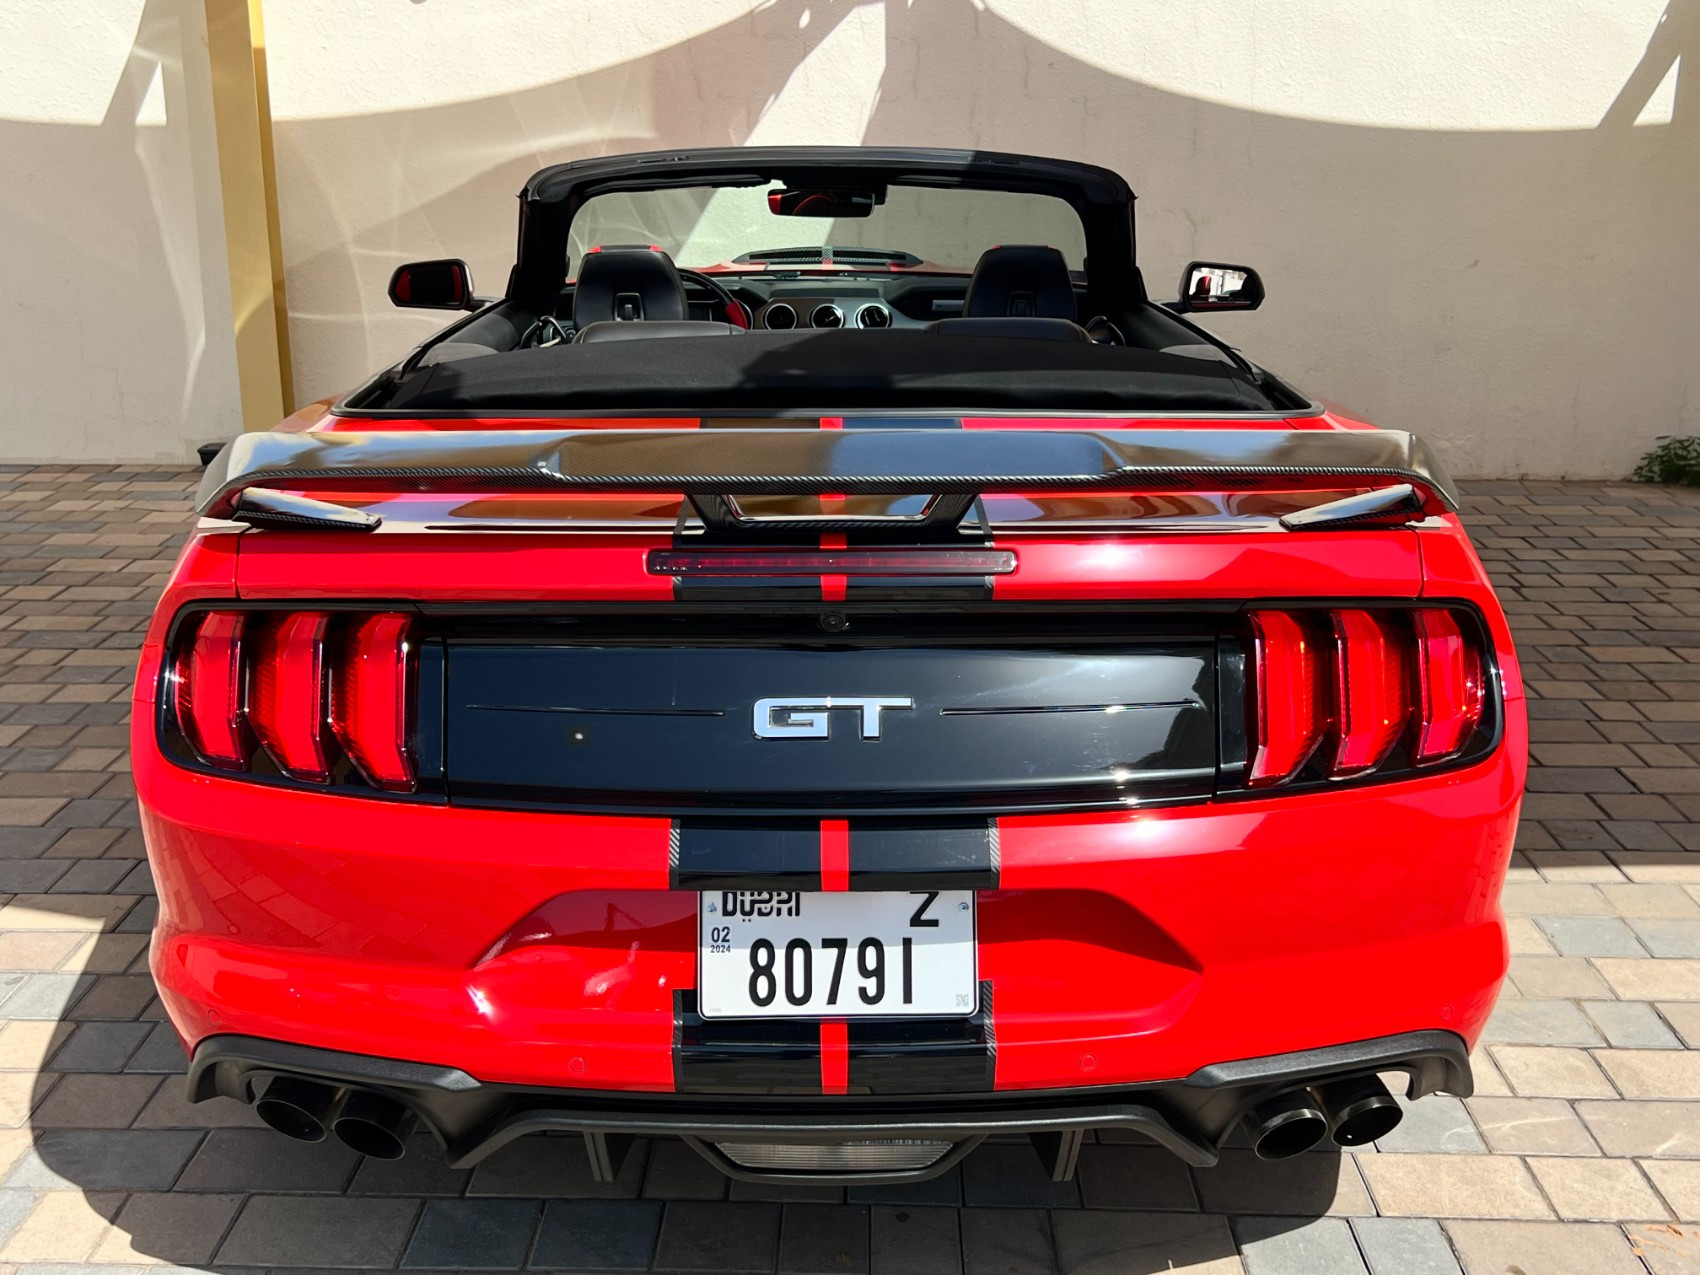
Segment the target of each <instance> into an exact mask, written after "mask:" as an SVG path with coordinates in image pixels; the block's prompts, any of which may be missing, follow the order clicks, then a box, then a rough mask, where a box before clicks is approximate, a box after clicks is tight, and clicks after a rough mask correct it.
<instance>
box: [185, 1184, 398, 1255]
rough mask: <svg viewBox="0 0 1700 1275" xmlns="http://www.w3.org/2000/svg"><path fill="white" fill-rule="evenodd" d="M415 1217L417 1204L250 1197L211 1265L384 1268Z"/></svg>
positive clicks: (313, 1197) (295, 1197)
mask: <svg viewBox="0 0 1700 1275" xmlns="http://www.w3.org/2000/svg"><path fill="white" fill-rule="evenodd" d="M418 1212H419V1202H418V1201H417V1200H373V1199H359V1198H336V1199H328V1198H325V1197H323V1196H307V1195H255V1196H250V1197H249V1198H248V1202H247V1204H246V1205H244V1206H243V1209H242V1212H241V1213H240V1214H239V1215H238V1216H237V1218H236V1224H235V1225H234V1226H233V1227H231V1229H230V1234H229V1235H227V1236H226V1237H225V1240H224V1243H223V1244H222V1245H220V1246H219V1250H218V1253H217V1255H216V1260H217V1262H218V1263H219V1264H220V1265H221V1266H223V1265H235V1266H319V1267H347V1266H354V1267H359V1266H367V1267H380V1268H388V1267H392V1266H394V1265H395V1264H396V1261H397V1259H398V1258H399V1257H400V1256H401V1251H402V1246H403V1244H405V1243H406V1241H407V1237H408V1233H409V1232H410V1231H411V1230H412V1229H413V1222H414V1218H415V1216H416V1215H417V1214H418Z"/></svg>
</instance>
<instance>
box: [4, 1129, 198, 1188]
mask: <svg viewBox="0 0 1700 1275" xmlns="http://www.w3.org/2000/svg"><path fill="white" fill-rule="evenodd" d="M200 1141H201V1135H200V1134H199V1133H194V1132H190V1131H187V1130H182V1131H179V1130H163V1129H162V1130H144V1129H123V1130H107V1129H57V1130H49V1131H47V1132H45V1133H43V1134H41V1135H40V1136H39V1137H37V1138H36V1141H35V1146H34V1147H33V1148H32V1149H31V1150H29V1151H26V1152H25V1153H24V1154H23V1155H22V1156H21V1157H20V1158H19V1159H18V1162H17V1164H16V1165H14V1166H13V1168H12V1171H11V1172H10V1173H9V1174H8V1175H7V1176H6V1182H5V1185H6V1186H8V1187H29V1188H34V1189H42V1190H50V1189H53V1188H62V1187H82V1188H83V1189H85V1190H89V1191H163V1190H167V1189H169V1188H170V1186H171V1185H172V1183H174V1182H175V1181H176V1180H177V1175H178V1174H180V1173H181V1172H182V1171H183V1166H184V1165H185V1164H187V1163H188V1162H189V1157H190V1156H191V1155H193V1154H194V1151H195V1148H196V1147H197V1146H199V1145H200ZM226 1189H228V1187H227V1188H226Z"/></svg>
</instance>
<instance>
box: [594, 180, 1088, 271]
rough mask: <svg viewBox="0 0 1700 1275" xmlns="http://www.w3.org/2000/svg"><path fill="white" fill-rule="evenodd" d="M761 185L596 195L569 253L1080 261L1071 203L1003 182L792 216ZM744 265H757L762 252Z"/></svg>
mask: <svg viewBox="0 0 1700 1275" xmlns="http://www.w3.org/2000/svg"><path fill="white" fill-rule="evenodd" d="M780 188H781V187H780V186H779V184H778V183H773V184H770V185H766V186H744V187H726V186H690V187H683V188H680V189H677V190H644V191H632V192H622V193H617V194H606V195H596V196H594V197H592V198H591V199H588V200H586V201H585V204H584V207H582V208H581V209H579V211H578V214H577V215H576V216H575V217H574V218H573V222H572V227H571V230H570V232H569V236H568V248H567V250H568V252H569V253H570V254H571V256H572V260H573V261H574V262H577V261H582V260H583V259H584V254H585V253H586V252H588V251H589V250H590V249H591V248H592V247H594V246H596V245H598V244H601V245H613V244H656V245H658V246H659V247H661V248H662V249H663V250H664V251H666V252H667V254H668V255H669V256H671V257H672V258H673V260H674V261H675V262H676V263H678V264H679V265H681V266H685V267H690V268H696V269H701V268H703V267H705V266H715V265H722V264H727V263H731V262H734V261H737V260H738V259H739V258H741V257H745V256H746V254H752V253H753V254H756V255H757V257H758V258H759V257H760V256H762V255H763V254H767V253H771V252H774V251H775V250H779V249H787V248H789V249H820V248H822V247H823V246H826V245H830V246H832V247H833V248H834V249H864V250H866V249H874V250H876V251H878V252H881V253H889V254H892V258H891V264H896V265H898V266H900V267H908V268H916V267H921V268H927V267H931V268H934V269H944V270H961V271H967V270H972V269H973V268H974V263H975V262H976V261H978V260H979V259H980V254H981V253H982V252H984V251H985V250H986V249H987V248H991V247H994V246H996V245H997V244H1016V243H1021V244H1049V245H1050V246H1051V247H1053V248H1056V249H1058V250H1060V251H1061V252H1062V254H1063V258H1064V259H1065V260H1066V261H1067V262H1068V265H1069V268H1070V269H1071V270H1080V269H1082V268H1083V264H1084V260H1085V256H1086V237H1085V231H1084V230H1083V228H1082V227H1081V224H1080V218H1079V216H1078V215H1077V214H1076V213H1075V211H1074V209H1073V208H1072V207H1071V206H1070V205H1069V204H1068V203H1067V201H1065V200H1062V199H1058V198H1056V197H1055V196H1052V195H1032V194H1025V193H1021V192H1016V191H1007V190H958V189H935V188H933V187H922V186H892V187H891V188H890V189H889V190H888V192H887V193H886V198H885V202H884V203H882V204H878V205H877V206H875V207H874V208H873V209H872V210H871V212H870V214H869V215H868V216H866V217H794V216H781V215H778V214H776V213H774V212H773V211H772V210H771V209H770V207H769V203H768V192H769V191H775V190H779V189H780ZM834 255H835V256H836V257H839V258H840V264H844V265H851V266H866V267H868V268H878V269H884V268H886V265H887V261H886V260H884V259H881V258H878V257H873V256H870V255H869V254H868V253H866V252H863V253H862V254H860V255H854V254H848V255H847V254H844V253H835V254H834ZM747 264H750V265H752V266H757V267H760V266H762V265H764V264H766V263H765V262H762V261H760V260H759V259H758V260H755V261H750V262H748V263H747ZM773 264H776V265H784V266H787V267H801V268H805V269H806V268H807V267H808V266H809V265H811V264H819V261H818V258H816V259H815V260H813V261H811V260H808V259H798V255H797V254H794V253H793V254H787V256H786V257H785V258H783V259H782V260H780V261H777V262H774V263H773Z"/></svg>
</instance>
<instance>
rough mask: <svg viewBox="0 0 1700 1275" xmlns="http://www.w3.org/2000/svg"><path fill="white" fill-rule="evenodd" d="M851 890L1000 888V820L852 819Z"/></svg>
mask: <svg viewBox="0 0 1700 1275" xmlns="http://www.w3.org/2000/svg"><path fill="white" fill-rule="evenodd" d="M850 888H851V889H852V890H995V889H997V888H998V821H997V820H996V819H995V818H993V819H955V820H944V821H937V822H926V823H910V822H904V823H891V822H887V821H885V820H879V819H852V820H851V821H850Z"/></svg>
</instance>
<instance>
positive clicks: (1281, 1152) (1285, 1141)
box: [1243, 1089, 1328, 1160]
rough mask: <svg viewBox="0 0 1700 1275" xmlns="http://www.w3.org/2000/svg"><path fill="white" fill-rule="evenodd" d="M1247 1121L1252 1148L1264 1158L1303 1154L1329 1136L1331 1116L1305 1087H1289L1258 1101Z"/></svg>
mask: <svg viewBox="0 0 1700 1275" xmlns="http://www.w3.org/2000/svg"><path fill="white" fill-rule="evenodd" d="M1243 1124H1244V1127H1245V1132H1246V1137H1247V1138H1248V1139H1250V1141H1251V1149H1252V1150H1253V1151H1255V1152H1257V1155H1258V1158H1259V1159H1262V1160H1285V1159H1287V1158H1288V1157H1290V1156H1295V1155H1301V1154H1303V1153H1304V1152H1306V1151H1309V1150H1310V1149H1311V1148H1312V1147H1314V1146H1315V1145H1316V1144H1317V1143H1319V1142H1321V1141H1322V1140H1323V1139H1324V1138H1325V1137H1327V1136H1328V1117H1327V1116H1325V1115H1323V1114H1322V1112H1321V1111H1320V1110H1319V1109H1318V1107H1317V1105H1316V1101H1315V1099H1313V1098H1312V1097H1311V1096H1310V1093H1309V1091H1308V1090H1304V1089H1289V1090H1287V1091H1286V1092H1285V1093H1279V1094H1276V1095H1275V1096H1274V1097H1273V1098H1270V1099H1267V1100H1266V1101H1264V1102H1260V1103H1258V1104H1257V1106H1255V1107H1253V1108H1252V1109H1251V1110H1250V1111H1249V1112H1247V1113H1246V1115H1245V1118H1244V1121H1243Z"/></svg>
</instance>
